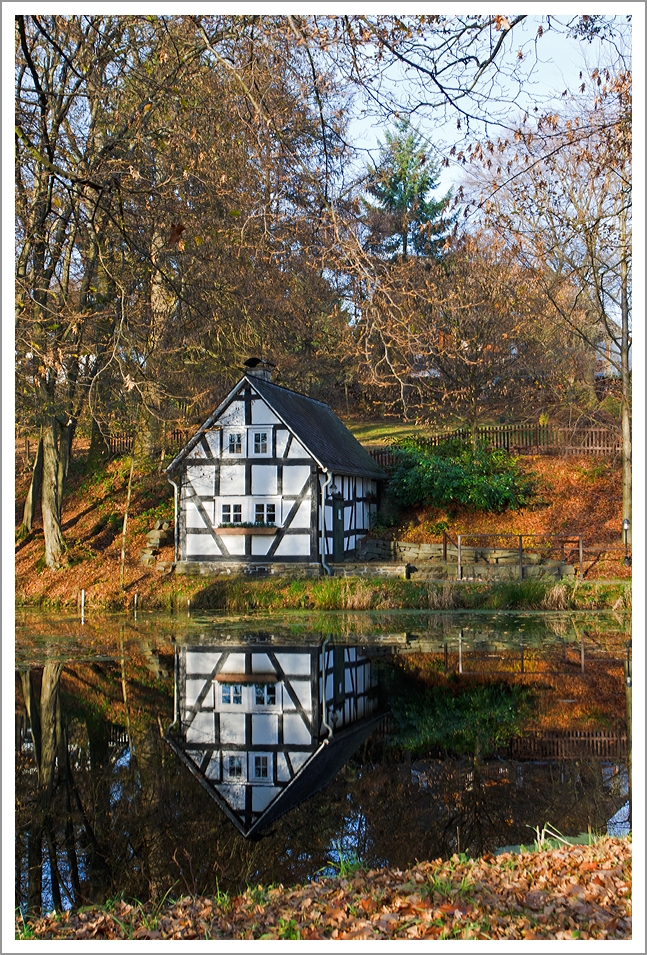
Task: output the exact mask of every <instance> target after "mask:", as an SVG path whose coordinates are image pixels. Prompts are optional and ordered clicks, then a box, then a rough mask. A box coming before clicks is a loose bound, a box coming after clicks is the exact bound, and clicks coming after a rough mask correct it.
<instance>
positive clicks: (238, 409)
mask: <svg viewBox="0 0 647 955" xmlns="http://www.w3.org/2000/svg"><path fill="white" fill-rule="evenodd" d="M218 423H219V424H221V425H222V426H223V427H227V426H232V427H233V426H234V425H238V424H240V425H244V424H245V402H244V401H232V403H231V404H230V405H229V407H228V408H226V409H225V411H223V413H222V414H221V415H220V418H219V419H218Z"/></svg>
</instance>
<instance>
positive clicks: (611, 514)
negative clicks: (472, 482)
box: [16, 435, 631, 612]
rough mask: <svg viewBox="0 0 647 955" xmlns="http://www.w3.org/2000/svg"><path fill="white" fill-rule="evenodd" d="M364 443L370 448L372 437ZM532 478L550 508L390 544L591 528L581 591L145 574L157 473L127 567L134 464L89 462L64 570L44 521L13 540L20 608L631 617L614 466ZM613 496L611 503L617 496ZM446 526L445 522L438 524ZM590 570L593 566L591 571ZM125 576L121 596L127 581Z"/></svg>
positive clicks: (147, 477) (561, 466) (70, 497)
mask: <svg viewBox="0 0 647 955" xmlns="http://www.w3.org/2000/svg"><path fill="white" fill-rule="evenodd" d="M364 437H367V436H366V435H365V436H364ZM525 466H528V467H531V468H532V469H534V470H535V471H537V473H538V475H539V478H540V488H541V494H542V497H543V498H545V499H546V500H547V501H551V502H552V503H551V504H550V505H546V506H542V507H541V508H539V509H532V508H527V509H525V510H521V511H516V512H511V513H506V514H483V513H481V512H476V511H474V512H467V511H461V512H457V513H456V514H455V515H454V516H453V517H452V518H451V520H449V518H448V515H445V514H440V512H436V511H434V512H433V513H432V511H431V510H429V509H426V510H424V509H423V510H421V511H420V512H415V513H414V512H413V511H411V512H406V513H403V514H401V515H400V516H399V518H398V521H399V523H398V524H397V526H390V527H389V529H388V531H386V532H385V535H386V536H388V537H393V538H395V539H399V540H410V541H416V542H419V543H425V542H428V543H439V541H440V540H441V537H440V536H439V533H440V532H439V530H438V528H439V527H440V524H439V523H438V522H439V521H440V519H441V518H443V519H444V518H448V520H449V525H448V526H449V527H450V530H451V531H452V533H453V534H455V533H457V532H461V533H485V532H492V533H503V532H506V533H512V532H513V531H514V533H524V534H529V533H537V534H546V533H549V534H561V535H564V534H567V535H570V534H577V533H582V532H583V529H585V533H586V545H587V546H590V547H593V545H596V546H598V553H597V558H599V559H597V560H595V555H594V554H592V553H589V554H588V555H587V553H586V552H585V569H586V572H587V576H586V580H585V581H584V582H582V583H580V582H577V581H572V580H566V581H561V582H559V583H557V584H555V583H554V582H546V581H540V580H535V579H530V580H527V581H523V582H517V581H501V582H494V581H493V582H489V583H482V584H481V583H471V582H461V583H460V584H456V583H451V582H438V583H426V582H422V581H421V582H416V581H415V579H414V580H412V581H405V580H383V579H379V580H378V579H374V580H366V579H363V578H362V579H344V578H332V579H319V580H306V581H302V580H287V579H281V578H274V579H270V580H264V581H263V580H258V581H254V580H248V579H245V578H230V579H227V580H224V579H223V580H219V579H214V580H209V579H208V578H204V577H201V578H194V577H184V578H183V577H175V576H174V575H173V574H170V575H169V574H163V573H159V572H157V571H156V570H154V569H153V568H147V567H143V566H142V565H141V564H139V555H140V551H141V549H142V548H143V547H144V546H145V545H146V543H147V540H146V533H147V531H149V530H150V529H151V528H152V527H153V525H154V523H155V521H156V520H165V521H172V520H173V499H172V489H171V486H170V485H169V484H168V482H167V481H166V478H165V476H164V475H163V474H162V473H159V471H158V468H157V467H156V466H154V465H151V464H142V463H140V464H138V465H137V468H136V472H135V476H134V484H133V490H132V499H131V502H130V510H129V519H128V525H127V534H126V540H125V560H124V561H123V565H122V559H121V554H122V543H123V541H122V534H121V530H122V526H123V516H124V510H125V503H126V499H127V485H128V476H129V470H130V459H129V458H128V457H124V458H117V459H115V460H113V461H111V462H109V463H108V464H106V465H104V466H102V467H98V468H96V469H94V470H93V471H92V472H89V471H88V469H87V466H86V461H85V458H84V456H83V452H77V456H76V457H75V459H74V460H73V462H72V466H71V470H70V475H69V478H68V486H67V489H66V493H65V497H64V504H63V533H64V536H65V540H66V543H67V553H66V555H65V558H66V565H65V566H64V567H63V568H61V569H60V570H56V571H54V570H49V569H47V568H46V567H45V566H44V558H43V552H44V541H43V532H42V523H41V520H40V515H39V514H37V515H36V520H35V524H34V528H33V531H32V532H31V533H30V534H27V535H24V536H21V535H20V534H19V533H18V534H17V541H16V600H17V605H18V606H19V607H42V608H43V609H47V610H66V609H74V608H76V606H77V605H78V602H79V599H80V592H81V590H84V591H85V594H86V606H87V607H88V608H94V609H105V610H115V611H119V610H123V609H125V608H127V607H131V606H132V602H133V598H134V595H135V594H136V593H137V594H139V597H140V600H141V601H143V602H144V605H145V606H147V608H148V609H150V610H161V611H169V610H179V609H186V606H187V600H191V602H192V605H193V606H195V607H196V608H198V607H201V608H204V609H210V610H229V611H232V612H241V611H247V610H272V611H276V610H284V609H286V610H289V609H299V608H304V609H305V608H308V609H316V610H384V609H389V610H391V609H403V610H407V609H410V610H427V609H430V610H452V609H467V610H469V609H491V610H504V609H553V610H559V609H587V610H588V609H613V608H616V609H623V610H624V609H628V607H629V606H630V605H631V595H630V575H631V568H629V567H624V566H623V564H622V560H621V557H622V553H620V552H617V553H616V551H615V550H614V549H613V548H614V547H615V548H616V550H617V540H616V543H615V544H614V540H615V539H616V538H617V537H618V530H617V528H618V527H619V526H620V523H621V518H620V516H619V515H620V512H619V510H618V507H619V504H618V501H617V500H616V498H617V487H618V486H619V485H618V475H617V468H615V465H612V464H611V463H610V462H591V461H579V460H577V459H573V460H569V461H564V460H561V459H552V458H545V459H544V458H542V459H539V458H536V459H529V460H528V461H526V460H525V459H524V467H525ZM29 477H30V475H29V472H28V471H27V470H22V471H20V472H19V473H18V474H17V475H16V530H17V531H18V529H19V527H20V522H21V519H22V501H23V500H24V495H25V494H26V492H27V488H28V486H29ZM614 495H615V496H614ZM441 523H442V521H441ZM160 557H161V558H162V559H163V560H165V561H171V560H172V559H173V548H172V547H165V548H162V551H161V553H160ZM594 560H595V563H593V562H594ZM122 577H123V589H122V588H121V587H120V581H121V579H122Z"/></svg>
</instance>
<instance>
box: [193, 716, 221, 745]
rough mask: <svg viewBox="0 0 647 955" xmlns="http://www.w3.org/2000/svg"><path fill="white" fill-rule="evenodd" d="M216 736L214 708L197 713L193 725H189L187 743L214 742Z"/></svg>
mask: <svg viewBox="0 0 647 955" xmlns="http://www.w3.org/2000/svg"><path fill="white" fill-rule="evenodd" d="M215 736H216V733H215V724H214V715H213V710H207V711H206V712H204V713H196V714H195V716H194V718H193V721H192V722H191V725H190V726H188V727H187V731H186V741H187V743H213V741H214V739H215Z"/></svg>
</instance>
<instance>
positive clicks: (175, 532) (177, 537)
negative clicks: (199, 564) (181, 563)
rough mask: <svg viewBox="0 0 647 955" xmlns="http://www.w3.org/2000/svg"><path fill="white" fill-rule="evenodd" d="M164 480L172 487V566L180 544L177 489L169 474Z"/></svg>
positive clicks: (175, 561)
mask: <svg viewBox="0 0 647 955" xmlns="http://www.w3.org/2000/svg"><path fill="white" fill-rule="evenodd" d="M166 480H167V481H168V483H169V484H172V485H173V564H174V565H175V564H177V557H178V548H179V544H180V528H179V523H180V514H179V508H178V498H179V493H180V491H179V488H178V486H177V484H176V483H175V481H174V480H173V478H172V477H170V475H169V474H167V475H166Z"/></svg>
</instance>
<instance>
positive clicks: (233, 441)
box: [229, 431, 243, 454]
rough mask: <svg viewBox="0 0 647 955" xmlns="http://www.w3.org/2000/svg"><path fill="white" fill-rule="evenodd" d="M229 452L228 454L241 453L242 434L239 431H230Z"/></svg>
mask: <svg viewBox="0 0 647 955" xmlns="http://www.w3.org/2000/svg"><path fill="white" fill-rule="evenodd" d="M229 453H230V454H242V453H243V436H242V434H241V433H240V432H239V431H236V432H232V433H231V434H230V435H229Z"/></svg>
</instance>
